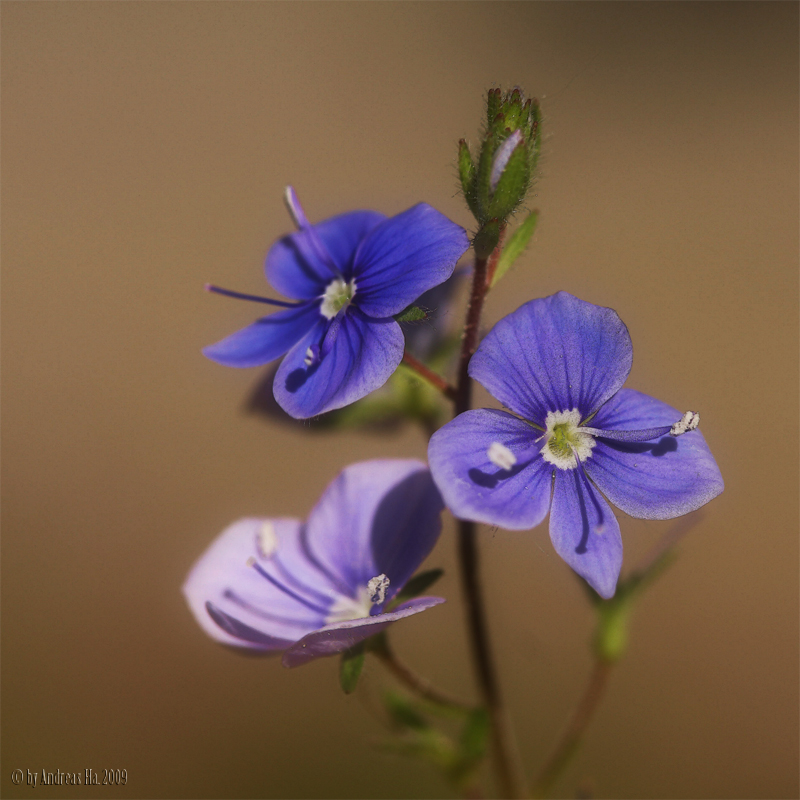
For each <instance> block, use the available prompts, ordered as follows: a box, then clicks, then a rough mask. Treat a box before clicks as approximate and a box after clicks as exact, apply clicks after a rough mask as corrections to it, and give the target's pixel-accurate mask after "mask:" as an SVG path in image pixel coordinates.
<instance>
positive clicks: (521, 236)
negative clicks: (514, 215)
mask: <svg viewBox="0 0 800 800" xmlns="http://www.w3.org/2000/svg"><path fill="white" fill-rule="evenodd" d="M538 219H539V212H538V211H531V213H530V214H528V216H527V217H525V219H524V220H523V222H522V224H521V225H520V226H519V227H518V228H517V229H516V230H515V231H514V233H512V234H511V237H510V238H509V240H508V243H507V244H506V246H505V247H504V248H503V252H502V253H501V254H500V258H499V259H498V261H497V269H495V271H494V277H493V278H492V286H494V285H495V284H496V283H497V282H498V281H499V280H500V278H502V277H503V275H505V274H506V272H508V270H509V269H511V265H512V264H513V263H514V262H515V261H516V260H517V258H518V257H519V256H520V255H521V254H522V252H523V250H525V248H526V247H527V246H528V243H529V242H530V240H531V237H532V236H533V232H534V231H535V230H536V222H537V221H538Z"/></svg>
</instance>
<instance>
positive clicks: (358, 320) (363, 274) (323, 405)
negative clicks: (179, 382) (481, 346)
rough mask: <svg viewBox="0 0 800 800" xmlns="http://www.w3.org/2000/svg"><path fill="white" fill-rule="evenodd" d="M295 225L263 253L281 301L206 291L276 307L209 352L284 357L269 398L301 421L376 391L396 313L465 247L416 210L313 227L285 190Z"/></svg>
mask: <svg viewBox="0 0 800 800" xmlns="http://www.w3.org/2000/svg"><path fill="white" fill-rule="evenodd" d="M286 202H287V205H288V207H289V211H290V213H291V215H292V217H293V219H294V221H295V223H296V225H297V227H298V229H299V230H298V231H297V233H293V234H290V235H288V236H285V237H283V238H282V239H280V240H279V241H278V242H276V243H275V244H274V245H273V246H272V248H271V249H270V251H269V253H268V254H267V259H266V264H265V270H266V275H267V280H268V281H269V282H270V284H272V286H273V287H274V288H275V289H276V290H277V291H279V292H280V293H282V294H283V295H285V296H286V297H290V298H293V299H294V300H296V301H298V302H296V303H287V302H283V301H279V300H272V299H269V298H264V297H255V296H253V295H243V294H240V293H238V292H230V291H227V290H224V289H219V288H217V287H214V286H209V287H208V288H209V290H210V291H215V292H218V293H220V294H227V295H229V296H232V297H239V298H242V299H247V300H255V301H257V302H262V303H268V304H271V305H276V306H280V307H282V308H283V310H281V311H276V312H275V313H273V314H270V315H269V316H267V317H262V318H261V319H259V320H257V321H256V322H254V323H253V324H252V325H249V326H248V327H246V328H243V329H242V330H240V331H238V332H236V333H234V334H233V335H231V336H228V337H227V338H226V339H223V340H222V341H220V342H217V344H214V345H211V346H210V347H206V348H205V349H204V350H203V352H204V353H205V355H206V356H208V357H209V358H210V359H212V360H214V361H218V362H219V363H220V364H225V365H226V366H229V367H255V366H259V365H261V364H267V363H268V362H270V361H273V360H275V359H276V358H279V357H280V356H282V355H284V354H286V357H285V358H284V359H283V363H282V364H281V365H280V367H279V369H278V372H277V375H276V379H275V383H274V388H273V391H274V393H275V399H276V400H277V402H278V404H279V405H280V406H281V408H283V409H284V410H285V411H286V412H287V413H288V414H290V415H291V416H293V417H295V418H297V419H307V418H308V417H313V416H315V415H317V414H322V413H324V412H325V411H331V410H332V409H335V408H341V407H342V406H346V405H348V404H350V403H352V402H354V401H356V400H358V399H359V398H361V397H364V396H365V395H367V394H369V393H370V392H371V391H373V390H375V389H377V388H378V387H380V386H382V385H383V384H384V383H386V381H387V380H388V379H389V376H390V375H391V374H392V373H393V372H394V370H395V369H396V368H397V365H398V364H399V363H400V361H401V360H402V358H403V333H402V330H401V329H400V326H399V324H398V323H397V322H396V321H395V320H394V319H393V315H395V314H398V313H400V312H401V311H402V310H403V309H405V308H406V307H407V306H409V305H410V304H411V303H413V302H414V300H416V299H417V298H418V297H419V296H420V295H421V294H422V293H423V292H425V291H427V290H428V289H430V288H432V287H433V286H436V285H438V284H440V283H442V282H443V281H445V280H447V278H449V277H450V275H451V274H452V272H453V269H454V268H455V265H456V262H457V261H458V259H459V258H460V257H461V256H462V255H463V253H464V252H465V251H466V250H467V248H468V247H469V239H468V237H467V234H466V232H465V231H464V229H463V228H461V227H460V226H458V225H456V224H455V223H454V222H451V221H450V220H448V219H447V218H446V217H444V216H443V215H442V214H440V213H439V212H438V211H436V210H435V209H434V208H432V207H431V206H429V205H427V204H425V203H420V204H418V205H416V206H413V207H412V208H409V209H408V210H407V211H404V212H403V213H402V214H398V215H397V216H395V217H391V218H389V219H387V218H386V217H385V216H384V215H383V214H380V213H378V212H377V211H352V212H350V213H348V214H342V215H341V216H338V217H333V218H331V219H328V220H325V221H324V222H320V223H318V224H316V225H311V224H310V223H309V222H308V220H307V219H306V216H305V214H304V213H303V209H302V208H301V207H300V203H299V202H298V200H297V197H296V195H295V193H294V190H293V189H292V188H291V187H288V188H287V190H286Z"/></svg>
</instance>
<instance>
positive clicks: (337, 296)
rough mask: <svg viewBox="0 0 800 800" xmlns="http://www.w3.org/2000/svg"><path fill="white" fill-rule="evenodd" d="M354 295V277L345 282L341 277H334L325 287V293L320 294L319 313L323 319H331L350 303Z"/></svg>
mask: <svg viewBox="0 0 800 800" xmlns="http://www.w3.org/2000/svg"><path fill="white" fill-rule="evenodd" d="M355 296H356V282H355V279H353V280H351V281H350V282H348V283H345V282H344V281H343V280H342V279H341V278H335V279H334V280H332V281H331V282H330V283H329V284H328V285H327V286H326V287H325V294H323V295H322V304H321V305H320V307H319V311H320V314H322V316H323V317H325V319H333V318H334V317H335V316H336V315H337V314H338V313H339V312H340V311H341V310H342V309H343V308H347V306H349V305H350V302H351V300H352V299H353V298H354V297H355Z"/></svg>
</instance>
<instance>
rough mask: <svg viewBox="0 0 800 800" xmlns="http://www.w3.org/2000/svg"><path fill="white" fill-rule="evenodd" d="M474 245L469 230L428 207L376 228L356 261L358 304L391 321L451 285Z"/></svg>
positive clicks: (369, 314)
mask: <svg viewBox="0 0 800 800" xmlns="http://www.w3.org/2000/svg"><path fill="white" fill-rule="evenodd" d="M468 247H469V238H468V236H467V233H466V231H465V230H464V229H463V228H462V227H461V226H460V225H456V224H455V223H454V222H451V221H450V220H449V219H447V217H445V216H444V215H443V214H440V213H439V212H438V211H437V210H436V209H435V208H432V207H431V206H429V205H427V203H419V204H418V205H416V206H413V207H412V208H409V209H408V210H407V211H404V212H403V213H402V214H398V215H397V216H396V217H392V218H391V219H387V220H385V221H384V222H382V223H381V224H380V225H378V226H377V227H376V228H374V229H373V230H372V231H370V233H369V234H368V235H367V237H366V238H365V239H364V241H363V242H362V243H361V246H360V247H359V249H358V253H357V254H356V258H355V267H354V277H355V279H356V296H355V301H356V303H357V304H358V307H359V308H360V309H361V310H362V311H363V312H364V313H365V314H367V315H368V316H370V317H390V316H392V314H397V313H399V312H400V311H402V310H403V309H404V308H406V306H408V305H410V304H411V303H413V302H414V301H415V300H416V299H417V298H418V297H419V296H420V295H421V294H422V293H423V292H426V291H427V290H428V289H431V288H433V287H434V286H438V284H440V283H443V282H444V281H446V280H447V279H448V278H449V277H450V276H451V275H452V274H453V270H454V269H455V266H456V262H457V261H458V259H459V258H461V256H462V255H463V254H464V253H465V252H466V250H467V248H468Z"/></svg>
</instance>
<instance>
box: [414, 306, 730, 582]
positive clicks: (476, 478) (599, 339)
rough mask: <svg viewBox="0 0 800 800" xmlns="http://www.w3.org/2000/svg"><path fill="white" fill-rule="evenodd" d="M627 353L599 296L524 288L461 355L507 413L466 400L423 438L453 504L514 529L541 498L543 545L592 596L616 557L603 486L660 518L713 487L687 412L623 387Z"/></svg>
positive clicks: (713, 491)
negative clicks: (522, 299)
mask: <svg viewBox="0 0 800 800" xmlns="http://www.w3.org/2000/svg"><path fill="white" fill-rule="evenodd" d="M632 356H633V350H632V347H631V340H630V336H629V335H628V329H627V328H626V327H625V325H624V324H623V322H622V320H620V318H619V317H618V316H617V314H616V312H614V311H612V310H611V309H610V308H601V307H600V306H595V305H592V304H591V303H586V302H584V301H582V300H578V299H577V298H576V297H573V296H572V295H570V294H567V293H566V292H559V293H558V294H555V295H552V296H551V297H546V298H544V299H541V300H532V301H531V302H529V303H526V304H525V305H523V306H522V307H521V308H518V309H517V310H516V311H515V312H514V313H513V314H510V315H509V316H507V317H505V318H504V319H502V320H500V322H498V323H497V325H495V327H494V328H493V329H492V330H491V331H490V332H489V334H488V335H487V336H486V338H485V339H484V340H483V342H482V343H481V345H480V347H479V348H478V350H477V352H476V353H475V355H474V356H473V358H472V360H471V361H470V365H469V374H470V375H471V376H472V377H473V378H475V380H477V381H479V382H480V383H481V384H483V386H484V387H486V389H487V390H488V391H489V392H490V393H491V394H492V395H494V396H495V397H496V398H497V399H498V400H500V402H501V403H503V405H504V406H506V407H507V408H508V409H510V410H511V411H512V412H513V413H514V414H516V415H518V416H513V415H512V414H509V413H507V412H505V411H499V410H493V409H480V410H475V411H467V412H466V413H464V414H461V415H459V416H458V417H456V419H454V420H453V421H452V422H450V423H448V424H447V425H445V426H444V427H443V428H441V429H440V430H439V431H437V432H436V433H435V434H434V435H433V437H432V439H431V442H430V447H429V449H428V458H429V461H430V467H431V472H432V473H433V477H434V480H435V481H436V484H437V486H438V487H439V490H440V491H441V492H442V495H443V497H444V500H445V503H446V504H447V506H448V507H449V508H450V509H451V510H452V512H453V513H454V514H455V515H456V516H457V517H461V518H464V519H472V520H475V521H477V522H485V523H487V524H489V525H500V526H502V527H504V528H509V529H512V530H522V529H526V528H532V527H534V526H535V525H538V524H539V523H540V522H542V520H543V519H544V518H545V516H546V515H547V512H548V510H549V511H550V538H551V540H552V542H553V546H554V547H555V549H556V551H557V552H558V554H559V555H560V556H561V557H562V558H563V559H564V560H565V561H566V562H567V563H568V564H569V565H570V566H571V567H572V569H574V570H575V571H576V572H577V573H578V574H579V575H581V576H583V577H584V578H585V579H586V580H587V581H588V583H589V584H590V585H591V586H592V587H593V588H594V589H595V591H597V593H598V594H600V595H601V596H602V597H605V598H608V597H611V596H613V594H614V591H615V589H616V585H617V578H618V577H619V572H620V568H621V566H622V540H621V538H620V533H619V524H618V522H617V519H616V517H615V516H614V512H613V511H612V510H611V507H610V506H609V504H608V502H607V501H606V498H608V500H610V501H611V502H612V503H613V504H614V505H616V506H617V507H618V508H620V509H622V510H623V511H624V512H625V513H627V514H630V515H631V516H632V517H639V518H642V519H671V518H673V517H679V516H681V515H683V514H688V513H689V512H690V511H694V510H695V509H697V508H700V506H702V505H705V504H706V503H707V502H709V500H711V499H712V498H714V497H716V496H717V495H718V494H719V493H720V492H721V491H722V490H723V487H724V485H723V481H722V476H721V475H720V471H719V468H718V467H717V464H716V462H715V461H714V457H713V456H712V455H711V453H710V451H709V449H708V446H707V445H706V443H705V439H704V438H703V435H702V434H701V433H700V431H698V430H696V428H697V424H698V422H699V416H698V415H697V414H695V413H693V412H686V413H685V414H683V415H682V414H680V413H679V412H678V411H676V410H675V409H674V408H672V407H670V406H668V405H667V404H666V403H662V402H661V401H659V400H656V399H654V398H652V397H648V396H647V395H644V394H640V393H639V392H635V391H633V390H632V389H622V384H623V383H624V382H625V379H626V378H627V377H628V373H629V372H630V369H631V363H632ZM678 437H680V438H678ZM551 491H552V505H551ZM601 493H602V494H601ZM604 495H605V497H604Z"/></svg>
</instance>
